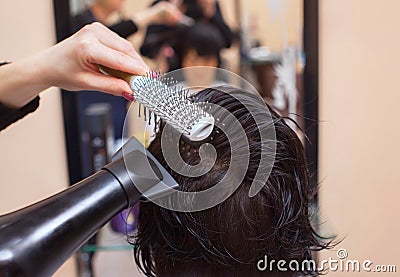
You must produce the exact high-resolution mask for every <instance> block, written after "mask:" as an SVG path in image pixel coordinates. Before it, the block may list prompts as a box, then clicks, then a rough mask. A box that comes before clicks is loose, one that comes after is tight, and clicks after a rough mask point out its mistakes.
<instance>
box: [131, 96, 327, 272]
mask: <svg viewBox="0 0 400 277" xmlns="http://www.w3.org/2000/svg"><path fill="white" fill-rule="evenodd" d="M235 91H236V93H239V94H240V95H242V96H243V97H246V95H248V96H249V97H251V96H250V94H248V93H247V92H246V91H243V90H238V89H235ZM195 101H198V102H209V103H214V104H216V105H219V106H222V107H224V108H225V109H226V110H228V111H229V112H230V113H231V114H233V115H234V116H235V117H236V119H237V120H238V121H239V122H240V124H241V125H242V127H243V129H244V130H245V133H246V136H247V139H248V143H249V151H250V163H249V166H248V169H247V173H246V176H245V178H244V180H243V181H242V183H241V185H240V186H239V188H238V189H237V190H236V191H235V192H234V193H233V194H232V195H231V196H230V197H229V198H228V199H227V200H226V201H224V202H223V203H221V204H219V205H217V206H215V207H213V208H210V209H207V210H204V211H199V212H186V213H185V212H176V211H171V210H167V209H165V208H162V207H159V206H158V205H156V204H154V203H152V202H142V203H141V204H140V213H139V225H138V232H137V234H136V235H135V236H134V237H132V238H130V241H131V243H133V244H134V245H135V260H136V263H137V264H138V266H139V268H140V269H141V271H142V272H143V273H145V274H146V276H155V275H156V276H296V275H313V276H316V275H319V274H320V272H318V270H317V269H316V268H308V269H307V268H306V269H304V270H300V271H299V272H294V271H286V272H279V271H278V270H277V269H276V268H275V269H274V270H272V271H268V270H266V271H260V270H259V269H258V268H257V262H258V261H259V260H260V259H263V258H264V257H265V255H266V256H267V257H268V260H272V259H274V260H276V261H278V260H284V261H287V262H289V261H292V260H296V261H298V262H299V263H300V264H301V262H303V261H305V260H311V259H312V252H313V251H318V250H321V249H324V248H328V247H329V245H330V242H323V241H322V240H321V238H320V237H319V236H318V235H317V234H316V232H315V231H314V229H313V228H312V226H311V224H310V215H309V200H310V199H311V197H313V195H314V193H315V189H312V187H311V186H310V182H309V172H308V169H307V162H306V159H305V155H304V149H303V145H302V143H301V141H300V140H299V138H298V137H297V135H296V133H295V132H294V131H293V130H292V129H291V128H290V127H289V126H288V125H287V124H286V123H285V121H284V119H283V118H281V117H280V116H278V115H277V114H276V113H275V112H273V111H271V114H272V119H273V124H274V127H275V133H276V157H275V162H274V165H273V168H272V172H271V174H270V176H269V178H268V180H267V182H266V183H265V185H264V186H263V188H262V190H261V191H260V192H259V193H258V194H257V195H256V196H254V197H252V198H250V197H249V188H250V185H251V183H252V180H253V178H254V176H255V173H256V171H257V169H258V167H259V163H260V155H261V154H260V151H261V141H260V132H259V128H258V126H257V124H256V123H255V120H254V119H253V117H252V116H251V114H250V112H249V111H248V110H247V108H246V107H245V106H244V105H243V104H242V103H241V102H240V101H238V100H237V99H236V98H235V97H233V96H232V94H228V93H225V92H223V91H222V90H219V89H216V88H212V89H205V90H203V91H201V92H199V93H198V94H197V95H196V98H195ZM162 129H163V126H162V127H161V131H162ZM183 140H184V139H183ZM207 142H208V143H211V144H212V145H213V146H214V147H215V149H216V150H217V155H218V156H217V161H216V163H215V165H214V167H213V168H212V169H211V170H210V171H209V172H208V173H206V174H205V175H203V176H201V177H196V178H190V177H185V176H181V175H179V174H177V173H176V172H174V171H173V170H171V168H170V167H169V166H168V165H167V164H166V163H165V160H164V158H163V154H162V151H161V143H160V135H159V134H158V135H157V136H156V138H155V140H154V141H153V142H152V143H151V145H150V146H149V148H148V149H149V150H150V151H151V152H152V153H153V155H154V156H155V157H156V158H157V159H158V160H159V161H160V162H161V163H162V164H163V166H165V168H167V170H169V171H170V172H171V174H172V176H173V177H174V178H175V180H176V181H177V182H178V183H179V184H180V186H181V188H180V190H183V191H200V190H204V189H206V188H209V187H211V186H213V185H214V184H216V183H217V182H218V181H219V180H221V178H222V177H223V176H224V174H225V173H226V171H227V168H228V166H229V159H230V154H229V153H230V150H229V149H230V148H231V146H230V145H229V142H228V140H227V138H226V137H225V135H224V134H223V132H217V128H216V127H215V129H214V131H213V134H212V139H208V141H207ZM182 145H184V146H182ZM198 147H199V144H197V143H192V142H190V141H187V140H185V141H183V143H182V144H180V151H181V154H183V153H185V155H182V157H183V159H184V160H185V162H187V163H189V164H196V163H198V162H199V156H198V154H197V153H198V152H197V151H198ZM188 148H189V149H188ZM187 153H190V154H187Z"/></svg>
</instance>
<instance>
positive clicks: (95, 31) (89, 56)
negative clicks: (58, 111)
mask: <svg viewBox="0 0 400 277" xmlns="http://www.w3.org/2000/svg"><path fill="white" fill-rule="evenodd" d="M41 57H42V59H43V61H42V62H44V63H45V65H44V68H45V69H44V76H45V78H46V80H47V81H45V82H47V83H48V85H49V86H57V87H61V88H64V89H67V90H97V91H103V92H106V93H110V94H113V95H122V93H124V92H125V93H129V94H132V91H131V89H130V87H129V85H128V84H127V83H126V82H125V81H123V80H120V79H117V78H114V77H111V76H106V75H104V74H102V73H100V72H99V69H98V65H105V66H107V67H110V68H114V69H118V70H121V71H124V72H128V73H132V74H136V75H143V74H145V73H146V72H148V71H149V68H148V66H147V65H146V64H145V63H144V61H143V60H142V58H141V57H140V56H139V54H138V53H137V52H136V51H135V50H134V48H133V46H132V44H131V43H130V42H128V41H127V40H125V39H123V38H121V37H120V36H118V35H117V34H116V33H114V32H112V31H110V30H109V29H108V28H107V27H105V26H103V25H102V24H100V23H93V24H90V25H87V26H85V27H83V28H82V29H81V30H80V31H78V32H77V33H76V34H74V35H73V36H71V37H69V38H68V39H66V40H64V41H62V42H61V43H59V44H57V45H55V46H53V47H51V48H49V49H48V50H47V51H44V52H43V53H41Z"/></svg>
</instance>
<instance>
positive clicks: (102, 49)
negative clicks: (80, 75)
mask: <svg viewBox="0 0 400 277" xmlns="http://www.w3.org/2000/svg"><path fill="white" fill-rule="evenodd" d="M85 29H86V30H85ZM83 31H84V32H85V31H87V33H89V34H88V35H89V36H92V37H93V39H90V38H89V39H84V40H83V41H81V43H82V44H83V51H86V52H87V54H88V55H87V60H88V62H91V63H97V64H102V65H105V66H108V67H110V68H114V69H118V70H121V71H124V72H128V73H131V74H135V75H143V74H145V73H146V72H148V71H149V67H148V66H147V65H146V64H145V63H144V61H143V59H142V58H141V57H140V55H139V54H138V53H137V52H136V51H135V49H134V48H133V46H132V44H131V43H130V42H129V41H127V40H125V39H123V38H121V37H120V36H119V35H118V34H116V33H114V32H112V31H111V30H109V29H108V28H107V27H105V26H104V25H102V24H100V23H93V24H90V25H88V26H87V27H85V28H84V29H83Z"/></svg>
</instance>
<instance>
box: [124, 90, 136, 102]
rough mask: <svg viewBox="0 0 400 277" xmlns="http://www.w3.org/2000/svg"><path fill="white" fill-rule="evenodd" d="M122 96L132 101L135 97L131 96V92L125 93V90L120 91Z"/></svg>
mask: <svg viewBox="0 0 400 277" xmlns="http://www.w3.org/2000/svg"><path fill="white" fill-rule="evenodd" d="M122 97H124V98H125V99H126V100H128V101H134V100H135V97H133V94H130V93H127V92H123V93H122Z"/></svg>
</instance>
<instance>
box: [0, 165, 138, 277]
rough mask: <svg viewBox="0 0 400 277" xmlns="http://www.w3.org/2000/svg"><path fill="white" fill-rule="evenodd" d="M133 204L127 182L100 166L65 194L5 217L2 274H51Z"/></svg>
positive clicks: (0, 227) (0, 224)
mask: <svg viewBox="0 0 400 277" xmlns="http://www.w3.org/2000/svg"><path fill="white" fill-rule="evenodd" d="M139 197H140V194H139V193H138V194H137V195H136V201H137V200H139ZM127 206H128V203H127V199H126V195H125V192H124V190H123V189H122V187H121V184H120V183H119V182H118V180H117V179H116V178H115V177H114V176H113V175H112V174H111V173H110V172H108V171H107V170H100V171H99V172H98V173H96V174H94V175H92V176H90V177H89V178H87V179H85V180H83V181H81V182H79V183H78V184H76V185H74V186H73V187H70V188H68V189H66V190H64V191H63V192H61V193H59V194H56V195H54V196H52V197H50V198H47V199H45V200H43V201H41V202H38V203H36V204H34V205H31V206H28V207H26V208H24V209H21V210H18V211H16V212H13V213H10V214H7V215H4V216H2V217H0V276H41V277H42V276H51V275H52V274H53V273H54V272H55V271H56V270H57V269H58V268H59V267H60V266H61V265H62V264H63V263H64V262H65V261H66V260H67V259H68V257H70V256H71V255H72V254H73V253H74V252H75V251H76V250H77V249H78V248H79V247H80V246H81V245H82V244H83V243H84V242H85V241H86V240H87V239H89V238H90V237H91V236H92V235H93V234H94V233H95V232H96V231H97V230H98V229H100V228H101V227H102V226H103V225H104V224H105V223H106V222H107V221H109V220H110V219H111V218H112V217H113V216H115V215H116V214H117V213H118V212H119V211H121V210H122V209H124V208H126V207H127Z"/></svg>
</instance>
